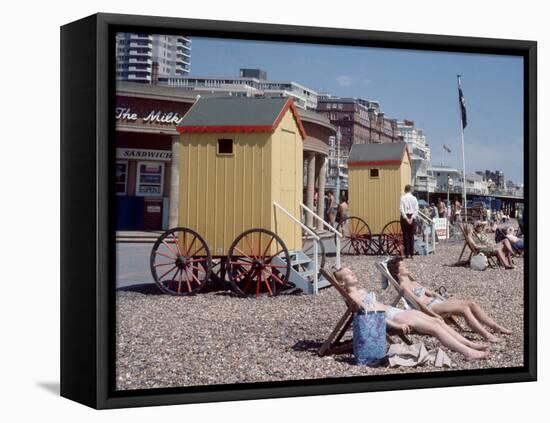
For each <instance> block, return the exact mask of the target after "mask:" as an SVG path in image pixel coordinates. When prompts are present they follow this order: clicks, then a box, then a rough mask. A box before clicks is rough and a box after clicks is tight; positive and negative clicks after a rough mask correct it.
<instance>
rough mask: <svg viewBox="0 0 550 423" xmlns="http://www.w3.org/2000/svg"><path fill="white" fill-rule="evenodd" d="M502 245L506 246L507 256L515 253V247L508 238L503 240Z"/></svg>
mask: <svg viewBox="0 0 550 423" xmlns="http://www.w3.org/2000/svg"><path fill="white" fill-rule="evenodd" d="M502 245H503V246H504V252H505V253H506V255H507V256H510V255H514V249H513V248H512V244H511V243H510V240H509V239H508V238H504V239H503V240H502Z"/></svg>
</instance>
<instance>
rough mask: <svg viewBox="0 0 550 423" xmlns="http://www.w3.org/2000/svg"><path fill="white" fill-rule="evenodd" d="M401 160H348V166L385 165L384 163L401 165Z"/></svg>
mask: <svg viewBox="0 0 550 423" xmlns="http://www.w3.org/2000/svg"><path fill="white" fill-rule="evenodd" d="M401 162H402V161H401V160H378V161H370V162H348V166H384V165H400V164H401Z"/></svg>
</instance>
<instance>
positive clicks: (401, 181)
mask: <svg viewBox="0 0 550 423" xmlns="http://www.w3.org/2000/svg"><path fill="white" fill-rule="evenodd" d="M348 175H349V179H348V186H349V213H348V214H349V217H347V218H346V219H344V220H342V221H341V222H340V223H339V225H338V231H339V232H340V233H341V234H342V235H343V239H342V241H341V252H342V253H343V254H351V255H357V254H375V255H378V254H385V255H396V254H401V253H402V249H403V234H402V232H401V225H400V222H399V217H400V212H399V201H400V198H401V195H403V193H404V190H405V186H406V185H409V184H410V183H411V158H410V155H409V151H408V149H407V144H406V143H392V144H355V145H353V147H352V149H351V151H350V155H349V159H348Z"/></svg>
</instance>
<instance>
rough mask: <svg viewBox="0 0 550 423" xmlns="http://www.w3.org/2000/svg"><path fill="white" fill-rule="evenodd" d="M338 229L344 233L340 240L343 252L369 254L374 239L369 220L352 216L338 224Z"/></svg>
mask: <svg viewBox="0 0 550 423" xmlns="http://www.w3.org/2000/svg"><path fill="white" fill-rule="evenodd" d="M337 230H338V231H339V232H340V233H341V234H342V235H343V237H342V239H341V240H340V253H341V254H348V255H360V254H367V252H368V251H369V249H370V244H371V241H372V233H371V231H370V227H369V225H368V224H367V222H365V221H364V220H363V219H361V218H360V217H355V216H350V217H348V218H346V219H344V220H342V221H341V222H340V223H339V224H338V228H337ZM336 236H338V235H336Z"/></svg>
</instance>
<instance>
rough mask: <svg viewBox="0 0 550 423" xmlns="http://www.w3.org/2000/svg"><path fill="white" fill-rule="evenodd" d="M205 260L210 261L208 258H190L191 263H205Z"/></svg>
mask: <svg viewBox="0 0 550 423" xmlns="http://www.w3.org/2000/svg"><path fill="white" fill-rule="evenodd" d="M205 261H208V259H207V258H200V259H191V260H189V263H203V262H205Z"/></svg>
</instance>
